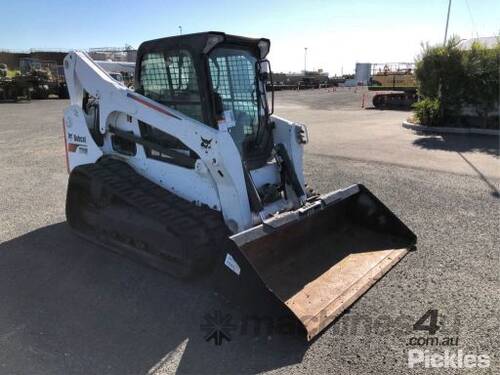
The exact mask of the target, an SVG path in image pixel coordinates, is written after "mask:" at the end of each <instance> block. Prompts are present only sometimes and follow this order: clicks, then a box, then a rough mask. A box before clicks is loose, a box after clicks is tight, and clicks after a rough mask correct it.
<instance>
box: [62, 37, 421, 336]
mask: <svg viewBox="0 0 500 375" xmlns="http://www.w3.org/2000/svg"><path fill="white" fill-rule="evenodd" d="M269 47H270V42H269V40H268V39H250V38H244V37H239V36H233V35H227V34H224V33H220V32H206V33H198V34H191V35H181V36H175V37H169V38H163V39H157V40H152V41H147V42H144V43H143V44H142V45H141V46H140V48H139V50H138V54H137V63H136V70H135V85H134V87H135V90H134V91H132V90H130V89H128V88H127V87H125V86H124V85H122V84H121V83H119V82H117V81H115V80H113V78H112V77H111V76H110V75H109V74H107V73H106V72H105V71H104V70H103V69H102V68H100V67H99V66H98V65H97V64H96V63H95V62H94V61H93V60H92V59H91V58H90V57H89V56H88V55H87V54H86V53H85V52H71V53H69V54H68V55H67V56H66V58H65V60H64V69H65V75H66V80H67V84H68V90H69V94H70V99H71V103H70V106H69V107H68V108H67V109H66V110H65V111H64V120H63V127H64V134H65V143H66V155H67V164H68V170H69V172H70V176H69V183H68V192H67V200H66V216H67V220H68V223H69V225H70V226H71V227H72V228H73V229H74V230H76V232H77V233H78V234H80V235H81V236H84V237H85V238H87V239H89V240H91V241H94V242H97V243H99V244H102V245H103V246H105V247H108V248H110V249H111V250H113V251H116V252H119V253H122V254H124V255H127V256H129V257H133V258H135V259H137V260H139V261H141V262H145V263H147V264H149V265H151V266H153V267H155V268H157V269H160V270H163V271H166V272H168V273H170V274H172V275H174V276H177V277H188V276H196V275H200V274H202V273H204V272H208V271H213V272H217V273H218V274H216V275H214V277H215V276H217V278H218V279H219V280H222V282H221V283H220V284H221V285H223V286H225V287H227V288H228V291H227V292H228V293H227V295H229V296H230V295H231V290H232V293H233V294H237V295H239V296H240V297H243V299H244V298H245V296H247V295H248V296H249V295H250V294H251V293H253V294H255V295H257V296H259V295H261V296H262V301H264V300H265V299H264V298H268V297H270V298H272V299H273V300H275V301H279V303H281V304H282V306H283V305H284V306H285V308H286V309H288V310H289V311H290V312H291V313H292V314H293V316H295V317H296V318H297V319H298V320H299V321H300V322H301V324H302V325H303V327H304V328H305V332H306V333H307V338H308V339H309V340H310V339H312V338H313V337H314V336H316V335H317V334H318V333H319V332H320V331H321V330H322V329H324V328H325V327H326V326H327V325H328V324H329V323H331V322H332V321H333V320H334V319H335V318H336V317H337V316H338V315H339V314H340V313H341V312H342V311H343V310H345V309H346V308H347V307H348V306H350V305H351V304H352V303H353V302H354V301H355V300H356V299H357V298H359V297H360V296H361V295H362V294H363V293H364V292H365V291H366V290H367V289H368V288H369V287H370V286H372V285H373V284H374V283H375V282H376V281H377V280H378V279H379V278H380V277H382V276H383V275H384V274H385V273H386V272H388V270H389V269H390V268H391V267H392V266H394V265H395V264H396V263H397V262H398V261H399V260H400V259H401V258H402V257H403V256H404V255H405V254H406V253H407V251H408V250H409V249H411V248H413V247H414V245H415V243H416V237H415V235H414V234H413V233H412V232H411V231H410V230H409V229H408V228H407V227H406V226H405V225H404V224H403V223H402V222H401V221H400V220H399V219H398V218H397V217H396V216H395V215H394V214H393V213H392V212H391V211H390V210H389V209H387V208H386V207H385V206H384V205H383V204H382V203H381V202H380V201H379V200H378V199H377V198H376V197H375V196H374V195H373V194H371V193H370V192H369V191H368V189H366V188H365V187H364V186H363V185H353V186H350V187H347V188H345V189H342V190H338V191H334V192H330V193H327V194H323V195H314V194H311V193H309V192H308V191H307V188H306V184H305V181H304V175H303V166H302V153H303V146H304V144H306V143H307V141H308V136H307V130H306V127H305V126H304V125H301V124H298V123H294V122H291V121H288V120H285V119H283V118H280V117H278V116H274V115H273V105H274V103H273V102H274V100H269V101H268V97H267V93H266V82H268V80H272V75H271V69H270V63H269V61H268V60H266V55H267V54H268V52H269ZM270 96H271V95H270ZM269 102H271V103H269ZM266 295H267V297H265V296H266Z"/></svg>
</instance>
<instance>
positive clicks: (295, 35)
mask: <svg viewBox="0 0 500 375" xmlns="http://www.w3.org/2000/svg"><path fill="white" fill-rule="evenodd" d="M3 2H4V4H2V5H1V6H2V22H1V23H0V49H15V50H22V49H29V48H38V49H41V48H61V49H86V48H89V47H102V46H123V45H125V43H128V44H131V45H132V46H134V47H137V46H138V45H139V44H140V42H141V41H144V40H148V39H154V38H158V37H162V36H169V35H174V34H178V33H179V28H178V27H179V25H182V28H183V32H184V33H191V32H199V31H206V30H218V31H225V32H227V33H233V34H239V35H244V36H255V37H267V38H270V39H271V54H270V60H271V63H272V65H273V70H274V71H299V70H301V69H303V66H304V47H307V48H308V58H307V67H308V69H309V68H323V69H324V70H326V71H329V72H330V73H331V74H334V73H340V71H341V69H342V67H343V71H344V73H347V72H352V71H353V70H354V64H355V62H357V61H358V62H384V61H412V60H413V59H414V57H415V56H416V55H417V54H418V53H419V51H420V43H421V42H431V43H438V42H441V41H442V39H443V34H444V26H445V17H446V10H447V4H448V0H433V1H432V0H405V1H402V0H397V1H392V0H385V1H382V0H380V1H375V0H374V1H366V0H365V1H360V0H330V1H319V0H318V1H314V0H309V1H307V0H303V1H296V0H288V1H284V0H276V1H273V0H267V1H261V0H251V1H238V0H233V1H227V0H205V1H201V0H176V1H170V0H163V1H161V0H122V1H117V0H116V1H108V0H85V1H62V0H52V1H48V0H47V1H43V0H37V1H35V0H22V1H5V0H4V1H3ZM469 10H470V11H469ZM499 32H500V1H499V0H453V2H452V9H451V16H450V26H449V34H458V35H460V37H461V38H470V37H472V36H476V35H479V36H491V35H498V33H499Z"/></svg>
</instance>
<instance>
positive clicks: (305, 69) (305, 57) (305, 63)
mask: <svg viewBox="0 0 500 375" xmlns="http://www.w3.org/2000/svg"><path fill="white" fill-rule="evenodd" d="M306 72H307V47H304V74H306Z"/></svg>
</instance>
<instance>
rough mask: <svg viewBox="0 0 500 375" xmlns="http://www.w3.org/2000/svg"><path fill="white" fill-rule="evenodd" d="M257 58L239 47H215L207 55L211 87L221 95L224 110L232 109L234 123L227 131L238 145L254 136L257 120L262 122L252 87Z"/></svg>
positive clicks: (254, 88)
mask: <svg viewBox="0 0 500 375" xmlns="http://www.w3.org/2000/svg"><path fill="white" fill-rule="evenodd" d="M256 62H257V58H256V57H255V56H254V55H252V54H251V53H250V52H248V51H245V50H241V49H231V48H217V49H215V50H214V51H213V52H212V53H211V54H210V56H209V67H210V77H211V79H212V87H213V89H214V91H215V92H216V93H218V94H219V95H220V97H221V99H222V103H223V107H224V111H232V112H233V117H234V119H235V121H236V126H235V127H234V128H231V129H230V130H229V131H230V132H231V135H232V137H233V139H234V141H235V143H236V145H237V146H238V147H239V148H240V151H241V147H242V145H243V143H244V142H246V141H248V140H254V139H255V138H256V136H257V133H258V132H259V124H262V123H264V121H265V119H264V118H263V116H264V114H265V111H264V109H263V106H262V103H260V102H261V100H259V99H258V95H259V92H262V91H263V90H262V88H259V89H258V90H257V87H256V83H257V80H256V73H255V66H256Z"/></svg>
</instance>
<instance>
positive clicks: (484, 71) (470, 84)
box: [464, 42, 500, 128]
mask: <svg viewBox="0 0 500 375" xmlns="http://www.w3.org/2000/svg"><path fill="white" fill-rule="evenodd" d="M464 67H465V71H466V72H467V76H466V82H465V86H466V87H467V90H466V91H465V101H466V102H467V103H468V104H469V105H471V106H472V107H474V110H475V112H476V113H477V115H478V116H479V117H480V118H481V120H482V124H483V128H485V127H487V122H488V114H489V113H490V112H491V111H492V110H494V109H496V108H498V104H499V103H498V101H499V98H500V95H499V94H500V93H499V79H498V77H499V75H500V71H499V67H500V42H497V44H496V46H495V47H494V48H486V47H484V46H483V45H481V44H480V43H474V44H473V45H472V47H471V49H470V50H469V51H467V52H466V53H465V56H464Z"/></svg>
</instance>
